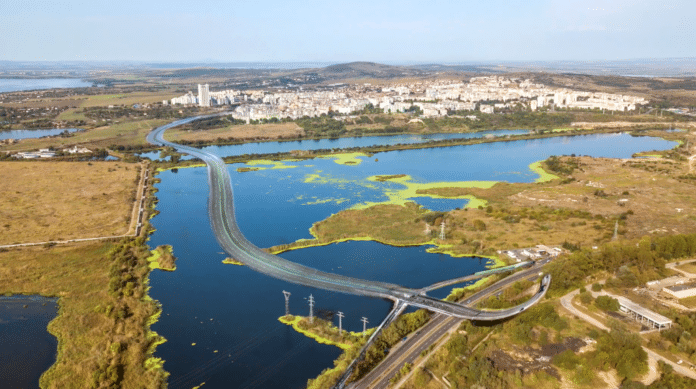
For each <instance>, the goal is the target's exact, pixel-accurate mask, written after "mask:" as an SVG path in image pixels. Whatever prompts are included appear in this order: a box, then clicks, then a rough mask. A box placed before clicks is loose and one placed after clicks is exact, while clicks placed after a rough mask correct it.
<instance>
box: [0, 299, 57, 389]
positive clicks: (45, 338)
mask: <svg viewBox="0 0 696 389" xmlns="http://www.w3.org/2000/svg"><path fill="white" fill-rule="evenodd" d="M57 313H58V304H57V303H56V299H54V298H45V297H40V296H9V297H7V296H3V297H0V345H2V347H0V361H2V363H0V383H2V384H1V385H0V386H2V387H3V388H25V389H29V388H38V387H39V377H41V374H43V372H44V371H46V370H47V369H48V368H49V367H50V366H51V365H52V364H53V363H54V362H55V361H56V348H57V347H58V340H57V339H56V338H55V337H54V336H53V335H51V334H49V333H48V331H47V330H46V327H47V326H48V323H49V322H50V321H51V320H53V319H54V318H55V317H56V315H57ZM8 361H11V362H10V363H8Z"/></svg>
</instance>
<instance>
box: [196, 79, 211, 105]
mask: <svg viewBox="0 0 696 389" xmlns="http://www.w3.org/2000/svg"><path fill="white" fill-rule="evenodd" d="M198 105H199V106H200V107H210V88H209V87H208V84H205V85H201V84H198Z"/></svg>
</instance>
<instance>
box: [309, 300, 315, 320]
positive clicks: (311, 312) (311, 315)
mask: <svg viewBox="0 0 696 389" xmlns="http://www.w3.org/2000/svg"><path fill="white" fill-rule="evenodd" d="M309 322H310V323H314V296H312V295H311V294H310V295H309Z"/></svg>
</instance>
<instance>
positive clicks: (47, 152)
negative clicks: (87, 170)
mask: <svg viewBox="0 0 696 389" xmlns="http://www.w3.org/2000/svg"><path fill="white" fill-rule="evenodd" d="M91 152H92V150H90V149H88V148H85V147H79V146H73V147H71V148H67V149H63V154H90V153H91ZM13 156H14V157H15V158H20V159H37V158H53V157H55V156H56V151H55V150H51V149H39V150H38V151H20V152H18V153H15V154H14V155H13Z"/></svg>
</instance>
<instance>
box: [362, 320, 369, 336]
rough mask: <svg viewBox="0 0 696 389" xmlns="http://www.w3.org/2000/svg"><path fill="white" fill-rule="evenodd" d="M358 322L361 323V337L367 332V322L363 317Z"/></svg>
mask: <svg viewBox="0 0 696 389" xmlns="http://www.w3.org/2000/svg"><path fill="white" fill-rule="evenodd" d="M360 321H361V322H362V323H363V336H365V332H366V331H367V323H369V322H368V321H367V318H366V317H363V318H362V319H360Z"/></svg>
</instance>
